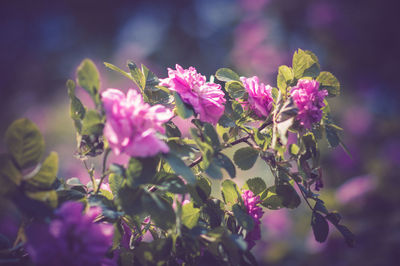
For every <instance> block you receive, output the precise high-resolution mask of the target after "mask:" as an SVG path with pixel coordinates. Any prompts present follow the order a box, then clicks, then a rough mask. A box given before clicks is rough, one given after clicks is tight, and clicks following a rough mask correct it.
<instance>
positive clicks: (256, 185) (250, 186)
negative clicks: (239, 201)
mask: <svg viewBox="0 0 400 266" xmlns="http://www.w3.org/2000/svg"><path fill="white" fill-rule="evenodd" d="M266 188H267V185H266V184H265V182H264V180H262V178H261V177H254V178H249V179H247V181H246V183H245V184H244V186H243V189H245V190H251V191H252V192H253V193H254V195H259V194H261V193H262V192H263V191H264V190H265V189H266Z"/></svg>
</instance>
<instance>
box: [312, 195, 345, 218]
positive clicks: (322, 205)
mask: <svg viewBox="0 0 400 266" xmlns="http://www.w3.org/2000/svg"><path fill="white" fill-rule="evenodd" d="M314 210H316V211H319V212H322V213H323V214H328V212H329V211H328V210H327V209H326V207H325V203H324V202H323V201H322V200H320V199H316V202H315V205H314ZM326 218H327V219H328V220H329V218H328V215H327V216H326ZM338 222H339V221H338Z"/></svg>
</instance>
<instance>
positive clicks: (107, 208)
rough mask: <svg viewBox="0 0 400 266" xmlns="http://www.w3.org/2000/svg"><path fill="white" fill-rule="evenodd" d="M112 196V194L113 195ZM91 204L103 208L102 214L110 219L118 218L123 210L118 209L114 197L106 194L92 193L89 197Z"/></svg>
mask: <svg viewBox="0 0 400 266" xmlns="http://www.w3.org/2000/svg"><path fill="white" fill-rule="evenodd" d="M111 196H112V195H111ZM89 205H90V206H98V207H100V208H101V212H102V214H103V215H104V216H105V217H107V218H110V219H113V220H114V219H118V218H119V217H120V216H121V214H122V213H121V212H118V211H117V208H116V206H115V205H114V202H113V201H112V199H110V198H108V197H106V196H105V195H99V194H95V195H91V196H90V197H89Z"/></svg>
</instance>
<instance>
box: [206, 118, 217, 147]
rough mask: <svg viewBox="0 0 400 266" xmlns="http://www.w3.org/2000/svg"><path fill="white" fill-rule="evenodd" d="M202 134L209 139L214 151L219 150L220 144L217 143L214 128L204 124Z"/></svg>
mask: <svg viewBox="0 0 400 266" xmlns="http://www.w3.org/2000/svg"><path fill="white" fill-rule="evenodd" d="M203 132H204V134H205V135H206V136H207V137H208V138H210V140H211V144H212V147H213V148H214V149H219V148H220V142H219V138H218V134H217V132H216V131H215V128H214V127H213V126H212V125H210V124H209V123H204V126H203Z"/></svg>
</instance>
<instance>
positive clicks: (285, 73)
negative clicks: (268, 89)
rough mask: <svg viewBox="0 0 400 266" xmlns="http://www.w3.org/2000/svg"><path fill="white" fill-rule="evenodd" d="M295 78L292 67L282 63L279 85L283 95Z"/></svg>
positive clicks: (278, 79) (278, 78)
mask: <svg viewBox="0 0 400 266" xmlns="http://www.w3.org/2000/svg"><path fill="white" fill-rule="evenodd" d="M293 79H294V73H293V70H292V69H291V68H290V67H288V66H286V65H282V66H280V67H279V70H278V77H277V85H278V88H279V89H280V90H281V92H282V94H283V95H286V88H287V87H288V86H289V85H290V83H291V82H292V81H293Z"/></svg>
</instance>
